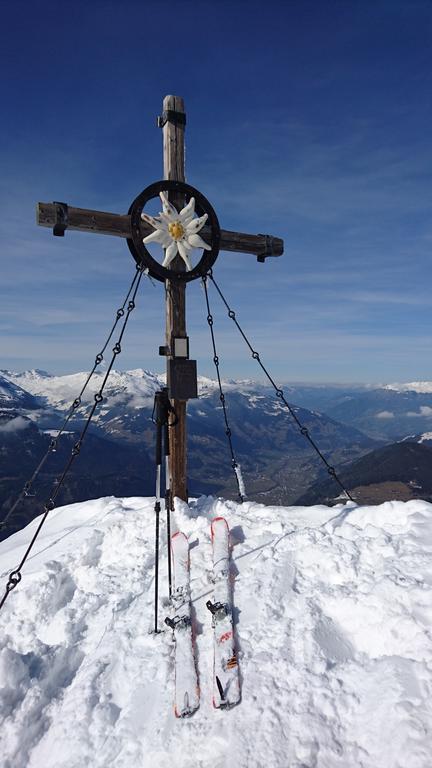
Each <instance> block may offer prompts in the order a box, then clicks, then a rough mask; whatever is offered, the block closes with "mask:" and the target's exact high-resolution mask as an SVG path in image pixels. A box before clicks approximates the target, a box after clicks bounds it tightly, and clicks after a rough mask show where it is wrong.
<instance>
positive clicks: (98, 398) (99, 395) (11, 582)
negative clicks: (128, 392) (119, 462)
mask: <svg viewBox="0 0 432 768" xmlns="http://www.w3.org/2000/svg"><path fill="white" fill-rule="evenodd" d="M143 274H144V270H143V268H142V266H141V267H140V266H139V265H138V267H137V273H136V275H135V277H136V278H137V279H136V281H135V282H136V285H135V288H134V292H133V300H132V301H130V302H129V304H128V308H127V312H126V316H125V318H124V320H123V325H122V327H121V331H120V335H119V338H118V341H117V343H116V344H115V346H114V347H113V355H112V358H111V362H110V364H109V366H108V368H107V371H106V373H105V376H104V379H103V382H102V385H101V387H100V389H99V391H98V392H96V394H95V396H94V403H93V406H92V408H91V410H90V413H89V414H88V416H87V420H86V423H85V425H84V427H83V429H82V430H81V434H80V436H79V438H78V440H77V442H76V443H75V445H74V446H73V448H72V452H71V455H70V457H69V459H68V460H67V462H66V465H65V467H64V469H63V472H62V474H61V476H60V477H58V478H56V479H55V480H54V483H53V486H52V488H51V494H50V496H49V498H48V500H47V501H46V502H45V504H44V505H43V509H44V514H43V516H42V518H41V521H40V523H39V525H38V527H37V529H36V531H35V533H34V535H33V538H32V540H31V542H30V544H29V546H28V547H27V550H26V552H25V554H24V556H23V558H22V560H21V562H20V564H19V566H18V567H17V568H15V569H14V570H13V571H11V573H10V574H9V579H8V582H7V584H6V589H5V593H4V595H3V598H2V600H1V602H0V609H1V608H2V607H3V605H4V603H5V602H6V599H7V597H8V595H9V593H10V592H11V591H12V590H13V589H15V587H16V586H17V585H18V584H19V582H20V581H21V570H22V568H23V566H24V564H25V562H26V560H27V557H28V556H29V554H30V552H31V550H32V548H33V545H34V543H35V541H36V539H37V537H38V535H39V532H40V530H41V528H42V526H43V524H44V522H45V520H46V518H47V517H48V514H49V512H50V511H51V510H52V509H54V507H55V501H56V498H57V496H58V494H59V492H60V489H61V487H62V485H63V483H64V480H65V478H66V476H67V474H68V472H69V470H70V468H71V466H72V464H73V462H74V461H75V459H76V457H77V456H78V455H79V454H80V452H81V447H82V443H83V440H84V438H85V435H86V433H87V430H88V428H89V426H90V422H91V420H92V418H93V415H94V413H95V411H96V408H97V407H98V405H100V403H102V402H103V399H104V398H103V391H104V388H105V385H106V383H107V381H108V377H109V375H110V373H111V370H112V367H113V365H114V361H115V359H116V357H117V355H118V354H120V351H121V341H122V339H123V336H124V332H125V330H126V326H127V324H128V320H129V317H130V314H131V312H132V311H133V309H134V308H135V297H136V295H137V292H138V288H139V285H140V282H141V278H142V276H143ZM129 295H130V292H129ZM114 328H115V325H114ZM111 335H112V334H111ZM107 343H108V342H107ZM106 346H107V344H105V347H104V350H105V348H106Z"/></svg>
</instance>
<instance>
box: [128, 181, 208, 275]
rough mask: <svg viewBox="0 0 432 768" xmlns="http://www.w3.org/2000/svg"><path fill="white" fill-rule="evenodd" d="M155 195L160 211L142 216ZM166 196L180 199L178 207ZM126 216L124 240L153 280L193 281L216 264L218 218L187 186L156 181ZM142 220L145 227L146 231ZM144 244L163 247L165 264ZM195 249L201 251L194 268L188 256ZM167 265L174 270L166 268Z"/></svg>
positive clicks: (135, 201)
mask: <svg viewBox="0 0 432 768" xmlns="http://www.w3.org/2000/svg"><path fill="white" fill-rule="evenodd" d="M161 193H162V194H161ZM166 193H168V194H166ZM170 193H171V194H170ZM158 196H159V197H160V198H161V201H162V208H163V211H162V212H161V213H160V214H159V215H158V216H154V217H153V216H149V215H147V214H145V213H144V208H145V205H146V204H147V203H148V202H149V201H150V200H152V199H153V198H156V197H158ZM168 196H169V197H171V199H174V201H176V199H180V200H181V204H180V205H176V204H175V202H174V204H173V203H172V202H170V201H169V199H168ZM195 213H196V214H197V216H195ZM129 215H130V217H131V235H132V236H131V238H128V239H127V243H128V246H129V250H130V252H131V253H132V256H133V257H134V259H135V260H136V262H137V263H138V264H141V263H144V265H145V267H146V268H147V269H148V272H149V274H150V275H151V277H154V278H156V280H161V281H162V282H165V280H172V281H174V282H189V281H190V280H196V278H197V277H203V276H204V275H206V274H207V272H208V271H209V269H211V267H212V266H213V264H214V263H215V261H216V259H217V257H218V253H219V244H220V227H219V222H218V218H217V216H216V213H215V211H214V210H213V208H212V206H211V205H210V203H209V201H208V200H207V198H205V197H204V195H202V194H201V192H199V191H198V190H197V189H195V188H194V187H191V186H190V184H185V183H184V182H182V181H156V182H155V183H154V184H150V186H149V187H146V189H144V191H143V192H141V194H140V195H138V197H137V198H135V200H134V201H133V203H132V205H131V206H130V208H129ZM143 220H144V221H145V222H146V224H147V227H146V228H145V229H144V223H143ZM204 225H205V226H206V231H205V240H202V238H201V236H199V235H198V232H200V231H201V229H202V227H203V226H204ZM143 229H144V231H143ZM149 230H150V233H149ZM143 235H144V237H143ZM146 241H147V243H149V242H154V243H158V244H159V245H160V246H161V247H162V248H163V250H164V254H165V258H164V263H162V264H161V263H160V262H159V261H157V260H156V259H155V258H153V256H152V255H151V254H150V252H149V250H148V248H147V247H146ZM195 248H198V249H199V248H202V256H201V259H200V260H199V261H198V263H197V264H196V266H194V267H193V266H192V263H191V261H190V258H189V256H190V253H191V251H192V250H193V249H195ZM170 264H172V265H173V268H169V265H170Z"/></svg>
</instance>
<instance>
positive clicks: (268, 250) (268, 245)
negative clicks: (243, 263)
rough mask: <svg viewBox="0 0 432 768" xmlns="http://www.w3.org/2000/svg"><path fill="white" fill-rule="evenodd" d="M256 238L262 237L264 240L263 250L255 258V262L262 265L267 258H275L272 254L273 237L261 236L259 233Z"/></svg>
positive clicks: (273, 253)
mask: <svg viewBox="0 0 432 768" xmlns="http://www.w3.org/2000/svg"><path fill="white" fill-rule="evenodd" d="M258 237H263V238H264V240H265V244H264V250H263V252H262V253H259V254H258V256H257V261H259V262H261V264H263V263H264V262H265V260H266V258H267V257H268V256H276V254H275V252H274V237H273V236H272V235H263V234H261V232H260V233H259V235H258Z"/></svg>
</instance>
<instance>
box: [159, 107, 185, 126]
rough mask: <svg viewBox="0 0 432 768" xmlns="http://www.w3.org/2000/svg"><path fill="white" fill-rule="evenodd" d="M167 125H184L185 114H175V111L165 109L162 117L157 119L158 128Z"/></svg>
mask: <svg viewBox="0 0 432 768" xmlns="http://www.w3.org/2000/svg"><path fill="white" fill-rule="evenodd" d="M167 123H173V124H174V125H186V113H185V112H177V111H176V110H175V109H165V110H164V112H162V115H161V116H160V117H158V118H157V124H158V128H163V127H164V125H166V124H167Z"/></svg>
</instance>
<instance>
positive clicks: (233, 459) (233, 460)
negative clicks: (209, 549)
mask: <svg viewBox="0 0 432 768" xmlns="http://www.w3.org/2000/svg"><path fill="white" fill-rule="evenodd" d="M201 279H202V283H203V286H204V293H205V298H206V304H207V322H208V324H209V328H210V333H211V340H212V345H213V362H214V364H215V368H216V374H217V379H218V384H219V400H220V401H221V403H222V410H223V415H224V420H225V434H226V436H227V439H228V445H229V450H230V453H231V466H232V468H233V472H234V474H235V476H236V481H237V488H238V495H239V499H240V501H241V502H243V501H244V496H243V494H242V492H241V487H240V481H239V476H238V474H237V472H236V469H237V468H238V464H237V461H236V457H235V454H234V448H233V444H232V439H231V438H232V432H231V428H230V425H229V423H228V414H227V409H226V402H225V395H224V392H223V389H222V381H221V377H220V372H219V357H218V353H217V350H216V340H215V335H214V330H213V315H212V314H211V312H210V302H209V297H208V290H207V276H204V277H203V278H201Z"/></svg>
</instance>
